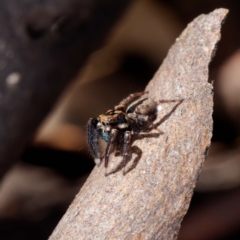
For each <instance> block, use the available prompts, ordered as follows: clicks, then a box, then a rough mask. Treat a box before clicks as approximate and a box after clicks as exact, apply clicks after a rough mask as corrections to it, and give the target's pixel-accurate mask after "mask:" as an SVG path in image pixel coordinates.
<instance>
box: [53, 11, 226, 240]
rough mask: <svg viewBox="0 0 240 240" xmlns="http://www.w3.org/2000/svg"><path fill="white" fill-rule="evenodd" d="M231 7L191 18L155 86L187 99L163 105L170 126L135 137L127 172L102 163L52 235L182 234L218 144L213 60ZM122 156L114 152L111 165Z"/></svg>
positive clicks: (164, 122)
mask: <svg viewBox="0 0 240 240" xmlns="http://www.w3.org/2000/svg"><path fill="white" fill-rule="evenodd" d="M227 12H228V11H227V10H225V9H218V10H215V11H214V12H212V13H210V14H208V15H201V16H199V17H198V18H196V19H195V20H194V21H193V22H191V23H190V24H189V25H188V27H187V28H186V29H185V30H184V31H183V33H182V34H181V36H180V37H179V38H178V39H177V40H176V42H175V44H174V45H173V46H172V48H171V49H170V51H169V53H168V56H167V58H166V59H165V60H164V62H163V64H162V66H161V67H160V69H159V70H158V72H157V73H156V74H155V76H154V78H153V79H152V80H151V81H150V83H149V85H148V86H147V88H146V90H148V91H149V92H150V96H151V97H152V98H153V99H154V100H155V101H158V100H161V99H179V100H181V99H182V100H183V102H181V103H180V104H178V106H176V103H164V104H161V105H160V106H161V110H160V111H159V113H158V117H157V120H156V121H157V122H159V123H160V125H159V126H158V129H159V131H162V132H163V134H160V136H159V137H157V138H154V137H145V138H142V139H139V140H136V141H135V142H134V143H133V147H132V158H131V160H130V161H129V162H128V164H127V167H126V170H127V171H128V173H127V174H126V175H125V176H123V175H122V173H121V171H115V172H116V173H114V174H110V175H108V176H107V177H105V175H104V171H105V169H104V166H103V164H102V165H101V166H100V167H95V169H94V170H93V172H92V173H91V175H90V177H89V178H88V180H87V182H86V183H85V185H84V186H83V187H82V189H81V191H80V193H79V194H78V195H77V196H76V198H75V200H74V202H73V203H72V205H71V206H70V208H69V209H68V211H67V213H66V214H65V215H64V217H63V218H62V220H61V221H60V223H59V225H58V226H57V227H56V229H55V231H54V232H53V234H52V236H51V237H50V240H56V239H58V240H59V239H64V240H67V239H71V240H73V239H74V240H79V239H168V240H169V239H176V238H177V234H178V231H179V228H180V224H181V221H182V219H183V217H184V215H185V214H186V211H187V209H188V207H189V203H190V200H191V197H192V194H193V189H194V187H195V184H196V181H197V178H198V176H199V173H200V171H201V168H202V165H203V162H204V160H205V158H206V156H207V152H208V148H209V146H210V140H211V136H212V111H213V94H212V84H211V83H209V81H208V65H209V63H210V61H211V59H212V55H213V53H214V51H215V47H216V43H217V42H218V40H219V39H220V28H221V24H222V22H223V20H224V18H225V16H226V14H227ZM134 149H135V150H134ZM136 159H137V160H136ZM120 163H121V157H116V156H111V158H110V167H109V169H107V171H108V172H111V171H113V170H114V169H116V168H117V166H119V164H120ZM133 166H134V167H133ZM129 170H130V171H129Z"/></svg>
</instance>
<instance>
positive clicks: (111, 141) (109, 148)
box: [105, 129, 118, 168]
mask: <svg viewBox="0 0 240 240" xmlns="http://www.w3.org/2000/svg"><path fill="white" fill-rule="evenodd" d="M117 135H118V130H117V129H112V130H111V132H110V135H109V141H108V145H107V149H106V154H105V168H107V167H108V160H109V156H110V153H111V152H112V150H113V147H114V145H115V140H116V137H117Z"/></svg>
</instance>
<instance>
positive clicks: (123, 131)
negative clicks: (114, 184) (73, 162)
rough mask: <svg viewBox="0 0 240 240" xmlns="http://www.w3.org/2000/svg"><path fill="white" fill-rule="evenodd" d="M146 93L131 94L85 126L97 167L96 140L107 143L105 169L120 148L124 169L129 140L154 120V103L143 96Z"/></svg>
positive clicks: (98, 152) (98, 157) (97, 152)
mask: <svg viewBox="0 0 240 240" xmlns="http://www.w3.org/2000/svg"><path fill="white" fill-rule="evenodd" d="M145 94H147V92H140V93H134V94H130V95H129V96H128V97H127V98H125V99H124V100H122V101H121V102H120V103H119V105H117V106H115V107H114V109H113V110H108V111H106V112H105V113H104V114H100V115H99V116H98V117H97V118H91V119H90V120H89V121H88V124H87V134H88V145H89V149H90V153H91V155H92V156H93V158H94V161H95V163H96V164H97V165H99V164H100V163H101V159H102V156H100V147H99V139H100V138H102V139H103V140H105V141H106V142H107V148H106V151H105V154H104V158H105V167H107V166H108V160H109V156H110V154H111V152H112V151H113V150H114V149H120V148H122V151H121V152H122V153H121V154H122V156H123V163H124V166H125V162H126V158H127V154H128V151H129V148H130V146H131V141H132V138H133V137H134V136H136V135H138V134H139V133H140V131H142V130H144V128H145V127H146V126H147V125H149V124H151V123H152V122H153V120H154V119H155V117H156V111H157V108H156V107H157V103H155V102H154V101H153V100H152V99H150V98H148V97H142V96H143V95H145Z"/></svg>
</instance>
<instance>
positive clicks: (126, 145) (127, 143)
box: [122, 131, 132, 175]
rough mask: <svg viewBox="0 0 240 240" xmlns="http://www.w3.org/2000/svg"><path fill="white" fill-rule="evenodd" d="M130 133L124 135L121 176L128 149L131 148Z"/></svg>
mask: <svg viewBox="0 0 240 240" xmlns="http://www.w3.org/2000/svg"><path fill="white" fill-rule="evenodd" d="M131 137H132V136H131V133H130V131H126V132H125V133H124V142H123V152H122V155H123V175H125V166H126V158H127V156H128V152H129V148H130V146H131Z"/></svg>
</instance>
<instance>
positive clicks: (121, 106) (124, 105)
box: [114, 92, 148, 110]
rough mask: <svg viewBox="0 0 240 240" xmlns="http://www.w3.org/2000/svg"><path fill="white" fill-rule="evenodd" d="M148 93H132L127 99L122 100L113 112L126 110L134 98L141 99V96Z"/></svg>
mask: <svg viewBox="0 0 240 240" xmlns="http://www.w3.org/2000/svg"><path fill="white" fill-rule="evenodd" d="M146 93H148V92H138V93H132V94H130V95H129V96H128V97H127V98H125V99H123V100H122V101H121V102H120V103H119V105H117V106H115V108H114V110H122V109H124V110H126V108H127V106H128V105H129V104H130V103H131V102H132V101H134V100H135V99H136V98H139V97H141V96H142V95H144V94H146Z"/></svg>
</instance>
